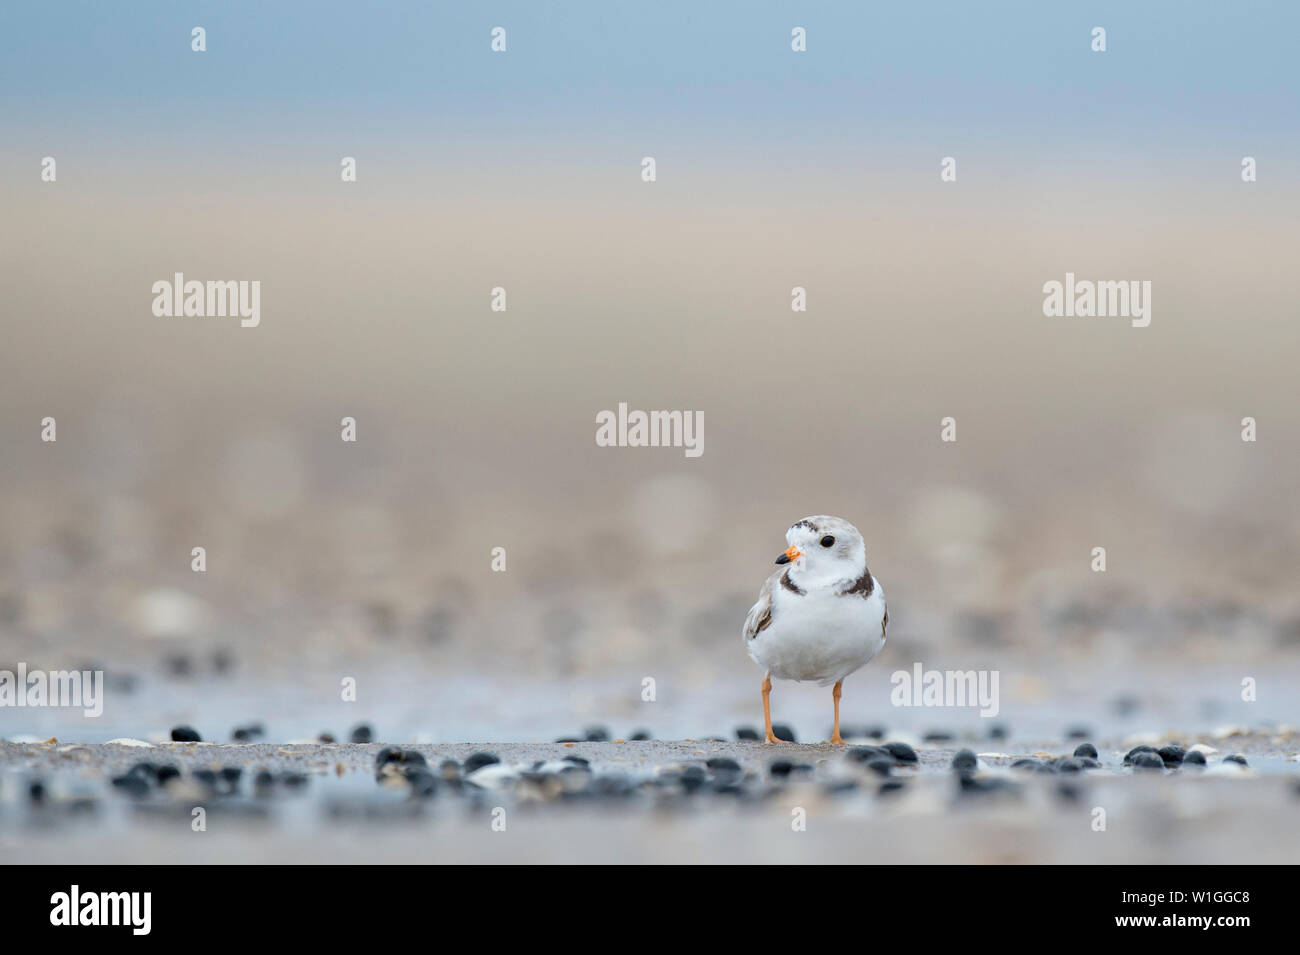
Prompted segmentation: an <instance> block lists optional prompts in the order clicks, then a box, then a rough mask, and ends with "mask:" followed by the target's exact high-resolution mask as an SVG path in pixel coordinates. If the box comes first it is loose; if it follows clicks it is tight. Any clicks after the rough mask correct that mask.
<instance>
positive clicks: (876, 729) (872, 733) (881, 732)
mask: <svg viewBox="0 0 1300 955" xmlns="http://www.w3.org/2000/svg"><path fill="white" fill-rule="evenodd" d="M862 735H863V736H865V737H866V738H867V739H884V738H885V727H884V726H883V725H881V724H879V723H877V724H876V725H874V726H866V727H863V729H862Z"/></svg>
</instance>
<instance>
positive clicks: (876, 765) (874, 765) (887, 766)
mask: <svg viewBox="0 0 1300 955" xmlns="http://www.w3.org/2000/svg"><path fill="white" fill-rule="evenodd" d="M896 765H898V764H897V763H896V762H895V761H894V759H893V757H890V756H880V757H877V758H876V759H870V760H867V769H869V770H871V771H872V772H873V773H876V774H877V775H879V776H888V775H889V774H890V773H891V772H893V770H894V767H895V766H896Z"/></svg>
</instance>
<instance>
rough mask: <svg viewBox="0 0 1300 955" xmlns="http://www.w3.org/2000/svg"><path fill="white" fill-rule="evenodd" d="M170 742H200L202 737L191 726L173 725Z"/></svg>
mask: <svg viewBox="0 0 1300 955" xmlns="http://www.w3.org/2000/svg"><path fill="white" fill-rule="evenodd" d="M172 742H174V743H201V742H203V737H202V736H200V735H199V731H198V730H196V729H195V728H194V727H193V726H173V727H172Z"/></svg>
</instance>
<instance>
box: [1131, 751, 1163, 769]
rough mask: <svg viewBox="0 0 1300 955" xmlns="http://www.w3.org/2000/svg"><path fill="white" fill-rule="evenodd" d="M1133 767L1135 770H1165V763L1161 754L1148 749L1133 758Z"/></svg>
mask: <svg viewBox="0 0 1300 955" xmlns="http://www.w3.org/2000/svg"><path fill="white" fill-rule="evenodd" d="M1132 766H1133V769H1134V770H1139V769H1141V770H1145V771H1151V770H1161V769H1164V768H1165V761H1164V760H1163V759H1161V758H1160V754H1159V753H1157V752H1155V751H1153V750H1149V749H1148V750H1142V751H1141V752H1139V753H1136V754H1135V755H1134V756H1133V759H1132Z"/></svg>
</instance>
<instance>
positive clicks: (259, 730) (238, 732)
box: [230, 723, 266, 743]
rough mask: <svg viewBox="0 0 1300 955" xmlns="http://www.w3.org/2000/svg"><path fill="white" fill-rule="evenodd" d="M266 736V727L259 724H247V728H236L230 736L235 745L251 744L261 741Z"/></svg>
mask: <svg viewBox="0 0 1300 955" xmlns="http://www.w3.org/2000/svg"><path fill="white" fill-rule="evenodd" d="M265 735H266V727H264V726H263V725H262V724H261V723H249V724H248V725H247V726H236V727H235V731H234V732H233V733H231V734H230V736H231V738H232V739H234V741H235V742H236V743H251V742H252V741H253V740H255V739H261V738H262V737H263V736H265Z"/></svg>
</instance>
